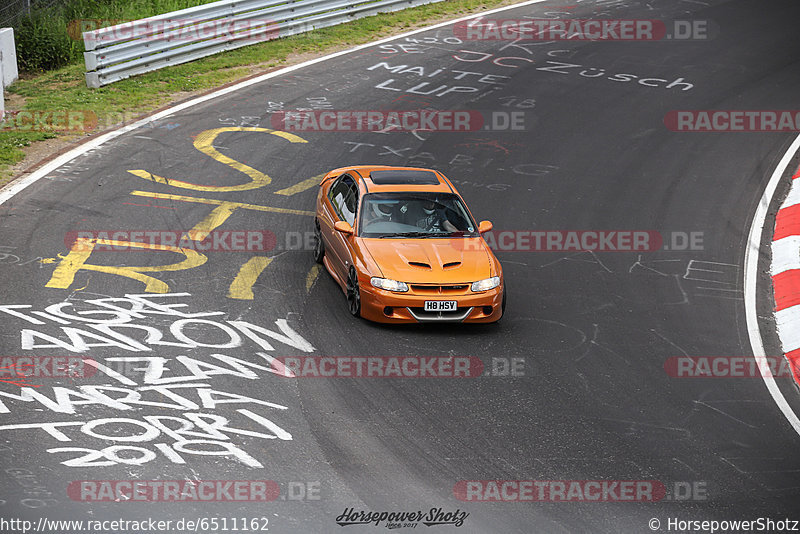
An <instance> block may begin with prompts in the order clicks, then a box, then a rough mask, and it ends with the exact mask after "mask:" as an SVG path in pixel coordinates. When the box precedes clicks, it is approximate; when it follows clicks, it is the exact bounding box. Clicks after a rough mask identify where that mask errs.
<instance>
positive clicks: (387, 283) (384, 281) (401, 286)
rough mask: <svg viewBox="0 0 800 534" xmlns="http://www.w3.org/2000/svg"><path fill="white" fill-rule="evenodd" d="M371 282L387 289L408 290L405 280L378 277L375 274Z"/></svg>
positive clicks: (379, 287) (375, 285)
mask: <svg viewBox="0 0 800 534" xmlns="http://www.w3.org/2000/svg"><path fill="white" fill-rule="evenodd" d="M369 283H370V284H372V285H373V286H374V287H377V288H378V289H385V290H386V291H400V292H404V291H408V285H407V284H406V283H405V282H398V281H397V280H392V279H390V278H378V277H377V276H373V277H372V278H370V280H369Z"/></svg>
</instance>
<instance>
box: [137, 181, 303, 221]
mask: <svg viewBox="0 0 800 534" xmlns="http://www.w3.org/2000/svg"><path fill="white" fill-rule="evenodd" d="M131 195H134V196H137V197H150V198H157V199H161V200H178V201H181V202H195V203H198V204H212V205H217V206H222V205H225V206H227V208H226V209H230V210H231V213H233V210H234V208H235V209H240V208H241V209H246V210H255V211H270V212H274V213H286V214H288V215H308V216H309V217H313V216H314V212H313V211H306V210H295V209H290V208H276V207H273V206H262V205H260V204H247V203H245V202H230V201H228V200H217V199H215V198H202V197H187V196H184V195H171V194H169V193H153V192H151V191H131ZM228 215H230V214H228ZM209 217H210V216H209ZM215 217H221V215H216V216H215ZM206 219H208V218H206ZM206 219H204V220H203V222H205V220H206ZM225 219H227V217H225ZM225 219H222V220H221V221H220V222H224V221H225ZM216 220H219V219H216ZM201 224H202V222H201ZM211 230H213V228H211Z"/></svg>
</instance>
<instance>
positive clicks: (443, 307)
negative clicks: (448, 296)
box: [425, 300, 458, 312]
mask: <svg viewBox="0 0 800 534" xmlns="http://www.w3.org/2000/svg"><path fill="white" fill-rule="evenodd" d="M456 308H458V302H457V301H455V300H426V301H425V311H434V312H440V311H456Z"/></svg>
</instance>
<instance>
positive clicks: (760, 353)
mask: <svg viewBox="0 0 800 534" xmlns="http://www.w3.org/2000/svg"><path fill="white" fill-rule="evenodd" d="M798 149H800V135H798V136H797V137H796V138H795V140H794V141H793V142H792V144H791V146H789V149H788V150H787V151H786V153H785V154H784V155H783V158H781V161H780V162H779V163H778V166H777V167H775V172H773V173H772V177H771V178H770V179H769V182H768V183H767V187H766V189H764V194H763V195H762V197H761V200H760V201H759V203H758V208H757V209H756V213H755V215H754V216H753V222H752V223H751V225H750V233H749V236H748V238H747V248H746V249H745V254H744V269H745V270H744V301H745V316H746V318H747V332H748V334H749V336H750V346H751V347H752V348H753V355H754V356H755V357H756V358H763V357H765V356H766V354H764V342H763V341H762V339H761V330H760V329H759V328H758V314H757V313H756V282H757V281H758V257H759V250H760V248H761V235H762V234H763V232H764V224H765V222H766V218H767V210H768V209H769V203H770V201H771V200H772V197H773V196H774V195H775V191H776V190H777V188H778V184H779V183H780V181H781V178H782V177H783V174H784V173H785V172H786V168H787V167H788V166H789V162H790V161H791V160H792V158H793V157H794V155H795V154H796V153H797V150H798ZM758 367H759V372H760V373H761V378H762V379H763V380H764V384H766V386H767V390H768V391H769V394H770V395H772V399H773V400H774V401H775V404H777V405H778V408H779V409H780V411H781V412H782V413H783V415H784V417H786V420H787V421H789V424H790V425H792V428H794V431H795V432H797V434H798V436H800V419H798V417H797V414H796V413H794V411H792V408H791V406H789V403H788V402H786V398H785V397H784V396H783V393H781V390H780V389H779V388H778V385H777V384H776V383H775V379H774V378H773V377H772V376H767V375H765V373H764V372H762V371H761V369H760V366H758Z"/></svg>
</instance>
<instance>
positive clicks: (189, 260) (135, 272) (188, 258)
mask: <svg viewBox="0 0 800 534" xmlns="http://www.w3.org/2000/svg"><path fill="white" fill-rule="evenodd" d="M96 245H110V246H114V247H123V248H125V247H131V248H141V249H147V250H155V251H163V252H174V253H176V254H181V255H183V256H184V257H185V259H183V260H181V261H179V262H178V263H171V264H168V265H154V266H143V267H131V266H124V267H114V266H110V265H94V264H90V263H86V261H87V260H88V259H89V257H90V256H91V255H92V252H93V251H94V248H95V246H96ZM206 261H208V258H207V257H206V256H205V255H203V254H200V253H199V252H197V251H195V250H192V249H188V248H178V247H172V246H169V245H156V244H152V243H140V242H136V241H117V240H114V239H96V238H93V239H87V238H78V239H76V240H75V243H73V244H72V248H71V249H70V251H69V252H68V253H67V255H66V256H63V257H62V258H61V261H60V262H59V263H58V265H57V266H56V268H55V271H53V275H52V276H51V277H50V281H49V282H47V285H46V286H45V287H53V288H58V289H68V288H69V287H70V286H71V285H72V283H73V282H74V281H75V275H76V274H77V273H78V271H97V272H100V273H108V274H115V275H118V276H124V277H125V278H130V279H132V280H136V281H138V282H141V283H143V284H144V286H145V291H146V292H147V293H169V286H168V285H167V284H166V283H165V282H162V281H161V280H159V279H157V278H154V277H152V276H148V275H146V274H143V273H152V272H163V271H183V270H185V269H193V268H194V267H199V266H200V265H203V264H204V263H205V262H206Z"/></svg>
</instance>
